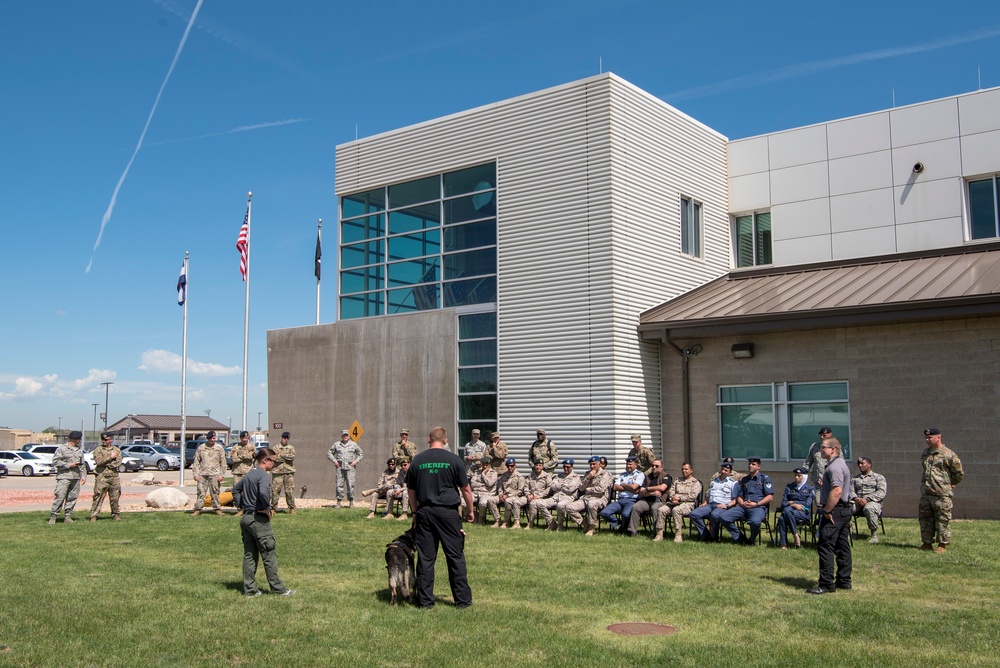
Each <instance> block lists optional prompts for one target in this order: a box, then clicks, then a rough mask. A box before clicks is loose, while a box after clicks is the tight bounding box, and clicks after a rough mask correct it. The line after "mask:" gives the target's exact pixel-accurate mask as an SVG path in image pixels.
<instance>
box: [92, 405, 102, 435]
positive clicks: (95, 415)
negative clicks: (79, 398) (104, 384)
mask: <svg viewBox="0 0 1000 668" xmlns="http://www.w3.org/2000/svg"><path fill="white" fill-rule="evenodd" d="M90 405H91V406H93V407H94V437H95V438H97V407H98V406H100V404H90ZM98 440H100V439H98Z"/></svg>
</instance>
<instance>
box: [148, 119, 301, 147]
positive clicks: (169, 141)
mask: <svg viewBox="0 0 1000 668" xmlns="http://www.w3.org/2000/svg"><path fill="white" fill-rule="evenodd" d="M311 120H314V119H312V118H286V119H284V120H280V121H270V122H267V123H254V124H253V125H240V126H239V127H235V128H233V129H232V130H226V131H224V132H210V133H208V134H207V135H198V136H197V137H184V138H183V139H167V140H165V141H157V142H150V143H148V144H146V148H149V147H150V146H163V145H164V144H177V143H179V142H184V141H194V140H196V139H208V138H209V137H222V136H224V135H232V134H236V133H237V132H249V131H250V130H260V129H261V128H275V127H278V126H279V125H292V124H293V123H307V122H309V121H311Z"/></svg>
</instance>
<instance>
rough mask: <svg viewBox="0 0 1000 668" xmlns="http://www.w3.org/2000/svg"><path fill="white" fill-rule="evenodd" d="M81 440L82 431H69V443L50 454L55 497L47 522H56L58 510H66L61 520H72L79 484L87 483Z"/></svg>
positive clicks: (69, 522)
mask: <svg viewBox="0 0 1000 668" xmlns="http://www.w3.org/2000/svg"><path fill="white" fill-rule="evenodd" d="M82 440H83V433H81V432H79V431H71V432H70V433H69V443H64V444H62V445H60V446H59V448H58V449H57V450H56V453H55V454H54V455H52V466H54V467H55V469H56V491H55V496H56V498H55V501H53V502H52V510H51V511H49V524H55V523H56V516H57V515H58V514H59V511H60V510H65V511H66V514H65V516H64V518H63V522H65V523H66V524H72V523H73V521H74V520H73V509H74V508H76V500H77V498H78V497H79V496H80V486H81V485H85V484H87V464H86V462H84V461H83V448H81V447H80V441H82Z"/></svg>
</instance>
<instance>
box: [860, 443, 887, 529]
mask: <svg viewBox="0 0 1000 668" xmlns="http://www.w3.org/2000/svg"><path fill="white" fill-rule="evenodd" d="M858 469H859V470H860V471H861V473H860V474H858V475H856V476H854V477H853V478H852V479H851V506H852V508H851V510H853V512H854V515H856V516H861V515H864V516H865V519H867V520H868V530H869V531H871V534H872V535H871V538H869V539H868V542H869V543H872V544H874V543H877V542H878V523H879V520H880V519H881V518H882V501H884V500H885V495H886V493H887V491H888V485H887V484H886V482H885V476H884V475H882V474H881V473H875V472H874V471H872V460H870V459H868V458H867V457H858Z"/></svg>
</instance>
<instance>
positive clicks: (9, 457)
mask: <svg viewBox="0 0 1000 668" xmlns="http://www.w3.org/2000/svg"><path fill="white" fill-rule="evenodd" d="M0 463H2V464H3V465H4V466H6V467H7V469H8V470H9V471H17V472H19V473H20V474H21V475H23V476H29V477H30V476H33V475H49V474H52V473H55V472H56V470H55V468H53V466H52V464H50V463H48V462H46V461H45V460H44V459H41V458H39V457H38V455H36V454H33V453H31V452H24V451H23V450H0Z"/></svg>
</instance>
